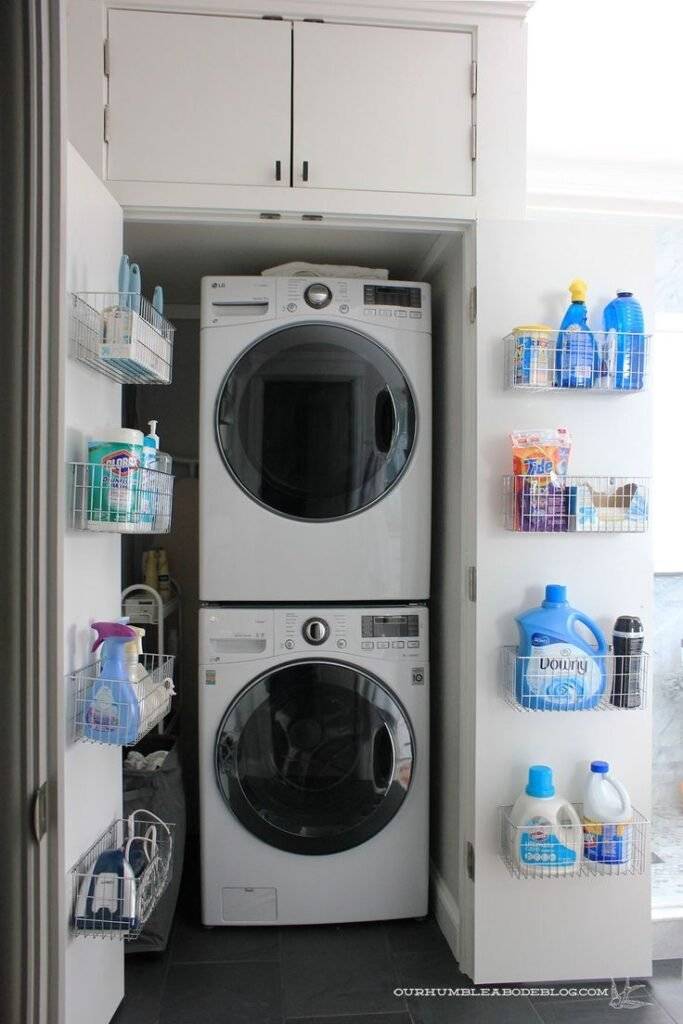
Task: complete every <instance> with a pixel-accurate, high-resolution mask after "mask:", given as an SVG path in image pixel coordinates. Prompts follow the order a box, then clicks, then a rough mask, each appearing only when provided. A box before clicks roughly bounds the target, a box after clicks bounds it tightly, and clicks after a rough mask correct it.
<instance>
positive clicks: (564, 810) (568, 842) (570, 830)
mask: <svg viewBox="0 0 683 1024" xmlns="http://www.w3.org/2000/svg"><path fill="white" fill-rule="evenodd" d="M563 817H565V818H568V819H569V821H568V822H567V821H563V820H562V818H563ZM555 821H556V822H557V829H558V831H561V834H562V837H563V840H564V845H565V846H566V847H568V849H570V850H572V849H574V850H577V849H578V848H579V847H581V846H582V845H583V825H582V824H581V819H580V818H579V816H578V814H577V812H576V808H575V807H574V804H572V803H570V802H569V800H563V801H562V803H560V804H558V806H557V810H556V811H555ZM577 855H578V854H577Z"/></svg>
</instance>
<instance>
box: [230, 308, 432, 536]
mask: <svg viewBox="0 0 683 1024" xmlns="http://www.w3.org/2000/svg"><path fill="white" fill-rule="evenodd" d="M216 433H217V439H218V447H219V449H220V451H221V454H222V456H223V459H224V461H225V464H226V466H227V467H228V469H229V470H230V472H231V473H232V475H233V476H234V478H235V479H236V480H237V482H238V483H239V484H240V486H241V487H242V488H243V489H244V490H245V491H246V492H247V493H248V494H250V495H251V496H252V497H253V498H254V499H255V500H256V501H258V502H260V503H261V504H262V505H265V506H266V507H267V508H269V509H271V510H272V511H273V512H277V513H279V514H281V515H285V516H291V517H292V518H295V519H305V520H324V519H339V518H342V517H344V516H349V515H353V514H354V513H356V512H360V511H361V510H362V509H364V508H367V507H368V506H369V505H372V504H373V503H374V502H376V501H378V500H379V499H380V498H381V497H382V496H383V495H385V494H386V493H387V492H388V491H389V490H390V489H391V488H392V487H393V486H394V484H396V483H397V481H398V480H399V478H400V477H401V475H402V474H403V472H404V471H405V469H406V466H407V465H408V462H409V460H410V455H411V452H412V450H413V445H414V443H415V403H414V401H413V397H412V394H411V390H410V386H409V384H408V381H407V380H406V378H405V376H404V374H403V372H402V370H401V368H400V367H399V366H398V364H397V363H396V361H395V360H394V359H393V358H392V357H391V356H390V355H389V353H388V352H387V351H386V350H385V349H383V348H382V347H381V346H380V345H378V344H377V343H376V342H374V341H372V340H371V339H370V338H367V337H366V336H365V335H363V334H359V333H358V332H357V331H353V330H349V329H348V328H345V327H335V326H333V325H330V324H299V325H297V326H295V327H286V328H283V329H282V330H279V331H275V332H273V333H272V334H269V335H267V336H266V337H265V338H263V339H261V340H260V341H258V342H256V343H255V344H254V345H252V346H251V348H249V349H248V350H247V351H246V352H245V353H244V354H243V355H242V356H241V357H240V358H239V359H238V360H237V362H236V363H235V364H234V366H232V368H231V369H230V371H229V372H228V375H227V377H226V378H225V380H224V382H223V385H222V387H221V390H220V393H219V396H218V403H217V406H216Z"/></svg>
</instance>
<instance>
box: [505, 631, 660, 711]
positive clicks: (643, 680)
mask: <svg viewBox="0 0 683 1024" xmlns="http://www.w3.org/2000/svg"><path fill="white" fill-rule="evenodd" d="M501 662H502V664H501V695H502V697H503V700H504V701H505V702H506V704H509V705H510V707H512V708H514V709H515V710H516V711H607V710H610V711H632V710H637V709H639V708H645V707H647V696H648V666H649V655H648V654H647V653H646V652H645V651H640V652H638V653H633V654H631V653H627V654H615V653H614V652H610V653H609V654H588V653H586V654H585V655H584V656H583V657H580V656H577V652H576V650H574V651H573V652H572V651H571V650H567V651H566V652H564V653H563V652H562V651H559V652H558V651H552V652H551V653H549V654H548V653H546V654H544V651H543V648H542V647H540V648H538V650H537V652H536V653H535V654H533V655H532V656H530V657H523V656H521V655H520V654H519V653H518V648H517V647H513V646H509V647H503V648H502V651H501Z"/></svg>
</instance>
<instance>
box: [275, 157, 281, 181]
mask: <svg viewBox="0 0 683 1024" xmlns="http://www.w3.org/2000/svg"><path fill="white" fill-rule="evenodd" d="M275 180H276V181H282V161H281V160H276V161H275Z"/></svg>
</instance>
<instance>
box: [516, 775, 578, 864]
mask: <svg viewBox="0 0 683 1024" xmlns="http://www.w3.org/2000/svg"><path fill="white" fill-rule="evenodd" d="M509 820H510V825H511V828H510V829H509V832H510V836H509V846H510V849H509V853H510V856H511V857H512V860H513V861H514V862H515V863H516V864H517V865H518V866H519V868H520V869H521V871H522V873H523V874H524V875H546V876H547V875H569V874H573V873H574V872H576V871H577V870H578V869H579V867H580V864H581V850H582V845H583V835H582V829H581V820H580V819H579V816H578V814H577V813H576V811H575V809H574V807H573V805H572V804H570V803H569V801H568V800H565V798H564V797H561V796H557V795H556V793H555V786H554V785H553V772H552V768H549V767H548V766H547V765H544V764H535V765H532V766H531V768H529V781H528V783H527V786H526V788H525V790H524V792H523V793H522V794H521V795H520V796H519V797H518V798H517V801H516V803H515V805H514V806H513V808H512V810H511V812H510V819H509Z"/></svg>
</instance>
